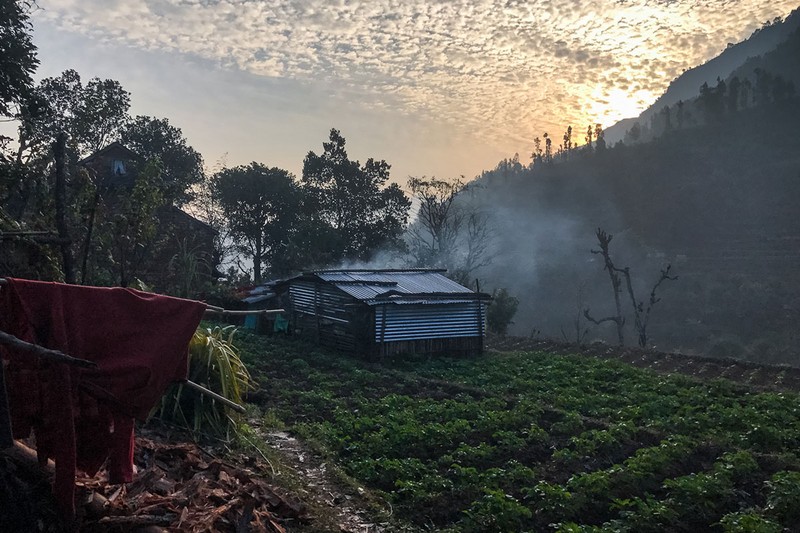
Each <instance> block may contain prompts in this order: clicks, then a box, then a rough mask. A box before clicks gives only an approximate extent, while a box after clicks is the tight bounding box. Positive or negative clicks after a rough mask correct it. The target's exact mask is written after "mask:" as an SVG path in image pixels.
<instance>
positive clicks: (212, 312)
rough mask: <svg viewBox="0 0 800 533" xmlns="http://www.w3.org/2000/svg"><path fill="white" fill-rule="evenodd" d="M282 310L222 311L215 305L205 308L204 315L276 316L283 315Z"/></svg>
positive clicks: (283, 311)
mask: <svg viewBox="0 0 800 533" xmlns="http://www.w3.org/2000/svg"><path fill="white" fill-rule="evenodd" d="M285 312H286V311H285V310H284V309H223V308H222V307H217V306H215V305H207V306H206V314H209V315H230V316H242V315H276V314H278V313H285Z"/></svg>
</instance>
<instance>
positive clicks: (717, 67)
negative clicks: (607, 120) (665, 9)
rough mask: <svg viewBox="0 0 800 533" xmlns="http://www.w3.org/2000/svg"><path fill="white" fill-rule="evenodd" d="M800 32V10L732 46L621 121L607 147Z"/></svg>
mask: <svg viewBox="0 0 800 533" xmlns="http://www.w3.org/2000/svg"><path fill="white" fill-rule="evenodd" d="M798 29H800V8H798V9H796V10H794V11H793V12H792V13H791V14H789V16H787V17H786V19H785V20H784V21H783V22H779V23H776V24H771V25H769V26H764V27H762V28H761V29H759V30H756V31H755V32H754V33H753V35H751V36H750V37H749V38H748V39H747V40H745V41H742V42H740V43H738V44H735V45H731V46H729V47H728V48H727V49H726V50H725V51H724V52H722V53H721V54H720V55H718V56H717V57H715V58H714V59H711V60H709V61H707V62H706V63H704V64H702V65H700V66H698V67H695V68H692V69H689V70H687V71H686V72H684V73H683V74H681V75H680V76H678V77H677V78H675V79H674V80H673V81H672V83H670V85H669V87H668V88H667V90H666V92H664V94H663V95H661V96H660V97H659V98H658V100H656V101H655V103H654V104H653V105H651V106H650V107H648V108H647V109H645V110H644V111H643V112H642V114H641V115H639V116H638V117H633V118H626V119H623V120H620V121H619V122H617V123H616V124H614V125H613V126H610V127H609V128H607V129H606V130H605V139H606V142H607V143H611V144H613V143H616V142H618V141H620V140H622V139H623V138H624V136H625V132H626V131H627V130H629V129H630V128H631V126H633V124H634V123H635V122H637V121H638V122H639V123H641V124H646V123H647V121H648V120H650V117H651V116H652V115H654V114H656V113H658V112H659V111H660V110H661V109H663V107H664V106H667V105H669V106H671V105H673V104H675V103H676V102H678V101H679V100H684V101H685V100H689V99H691V98H695V97H696V96H697V95H698V92H699V90H700V86H701V85H703V83H708V84H709V85H712V86H713V85H715V84H716V80H717V78H720V79H723V80H724V79H726V78H728V77H729V76H730V75H731V74H732V73H734V71H736V70H737V69H740V68H741V67H742V66H743V65H745V63H747V62H748V60H749V61H750V62H754V61H755V58H757V57H758V56H762V55H764V54H767V53H768V52H770V51H772V50H774V49H775V48H777V47H778V45H779V44H781V43H782V42H784V41H786V40H787V39H789V38H790V37H791V36H792V35H793V34H794V33H795V32H796V31H797V30H798Z"/></svg>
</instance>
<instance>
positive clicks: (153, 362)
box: [0, 278, 206, 516]
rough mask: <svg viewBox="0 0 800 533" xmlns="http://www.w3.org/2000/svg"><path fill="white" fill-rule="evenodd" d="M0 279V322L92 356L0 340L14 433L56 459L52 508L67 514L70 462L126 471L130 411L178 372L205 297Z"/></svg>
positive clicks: (126, 475) (148, 402)
mask: <svg viewBox="0 0 800 533" xmlns="http://www.w3.org/2000/svg"><path fill="white" fill-rule="evenodd" d="M6 279H7V284H6V285H5V286H4V287H3V288H2V290H0V329H2V330H3V331H5V332H7V333H10V334H12V335H15V336H17V337H19V338H21V339H23V340H25V341H28V342H33V343H36V344H39V345H40V346H44V347H46V348H51V349H54V350H59V351H61V352H63V353H66V354H68V355H71V356H73V357H78V358H80V359H87V360H89V361H93V362H95V363H96V364H97V368H93V369H84V368H80V369H78V368H75V367H69V366H67V365H64V364H61V363H50V362H44V361H41V360H39V359H38V358H35V357H33V356H31V355H30V354H25V353H17V352H15V351H13V350H10V349H5V348H0V354H2V355H3V357H4V358H7V359H8V366H7V374H6V376H7V380H8V383H7V385H8V396H9V404H10V410H11V416H12V426H13V430H14V437H15V438H25V437H27V436H29V435H30V433H31V431H32V430H33V431H34V432H35V434H36V443H37V453H38V454H39V458H40V461H41V460H46V459H47V458H53V459H55V461H56V480H55V484H54V492H55V494H56V497H57V499H58V501H59V504H60V505H61V507H62V511H63V512H64V513H65V514H66V515H67V516H73V515H74V480H75V468H76V467H77V468H79V469H81V470H83V471H85V472H87V473H88V474H89V475H93V474H94V473H95V472H96V471H97V470H98V469H99V468H100V466H102V464H103V462H104V461H105V460H106V459H107V458H108V460H109V462H108V469H109V476H110V480H111V482H112V483H113V482H116V483H120V482H128V481H131V476H132V470H133V419H134V418H138V419H140V420H144V419H146V418H147V416H148V414H149V413H150V410H151V409H152V408H153V407H154V406H155V405H156V404H157V403H158V401H159V400H160V398H161V396H162V395H163V394H164V392H165V391H166V389H167V387H168V386H169V384H170V383H171V382H173V381H180V380H184V379H186V373H187V364H188V359H187V355H188V352H187V349H188V345H189V341H190V340H191V338H192V335H193V334H194V332H195V330H196V329H197V326H198V324H199V323H200V319H201V318H202V316H203V313H204V311H205V309H206V306H205V304H204V303H202V302H196V301H193V300H184V299H181V298H172V297H169V296H161V295H156V294H150V293H145V292H141V291H136V290H133V289H122V288H105V287H84V286H79V285H65V284H61V283H50V282H39V281H27V280H20V279H12V278H6Z"/></svg>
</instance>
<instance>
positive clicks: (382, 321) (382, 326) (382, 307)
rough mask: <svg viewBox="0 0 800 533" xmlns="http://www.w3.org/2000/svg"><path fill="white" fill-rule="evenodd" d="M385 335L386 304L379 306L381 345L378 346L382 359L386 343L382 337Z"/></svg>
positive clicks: (384, 354)
mask: <svg viewBox="0 0 800 533" xmlns="http://www.w3.org/2000/svg"><path fill="white" fill-rule="evenodd" d="M385 337H386V304H383V305H382V306H381V346H380V351H379V354H380V358H381V359H383V358H384V357H385V356H386V343H385V342H384V338H385Z"/></svg>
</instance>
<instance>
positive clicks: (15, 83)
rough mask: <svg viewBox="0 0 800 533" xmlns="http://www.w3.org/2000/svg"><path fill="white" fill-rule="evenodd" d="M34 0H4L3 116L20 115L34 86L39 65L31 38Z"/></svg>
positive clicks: (0, 53) (0, 37)
mask: <svg viewBox="0 0 800 533" xmlns="http://www.w3.org/2000/svg"><path fill="white" fill-rule="evenodd" d="M33 6H35V3H34V2H33V1H32V0H0V115H3V116H11V115H14V114H16V111H15V108H16V107H17V106H19V105H20V103H21V102H22V101H24V100H25V99H26V98H27V96H28V94H29V93H30V90H31V88H32V86H33V79H32V75H33V73H34V72H35V71H36V67H37V66H38V65H39V59H38V58H37V57H36V46H34V44H33V40H32V39H31V29H32V27H31V22H30V19H29V16H28V15H29V13H30V10H31V9H32V8H33Z"/></svg>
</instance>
